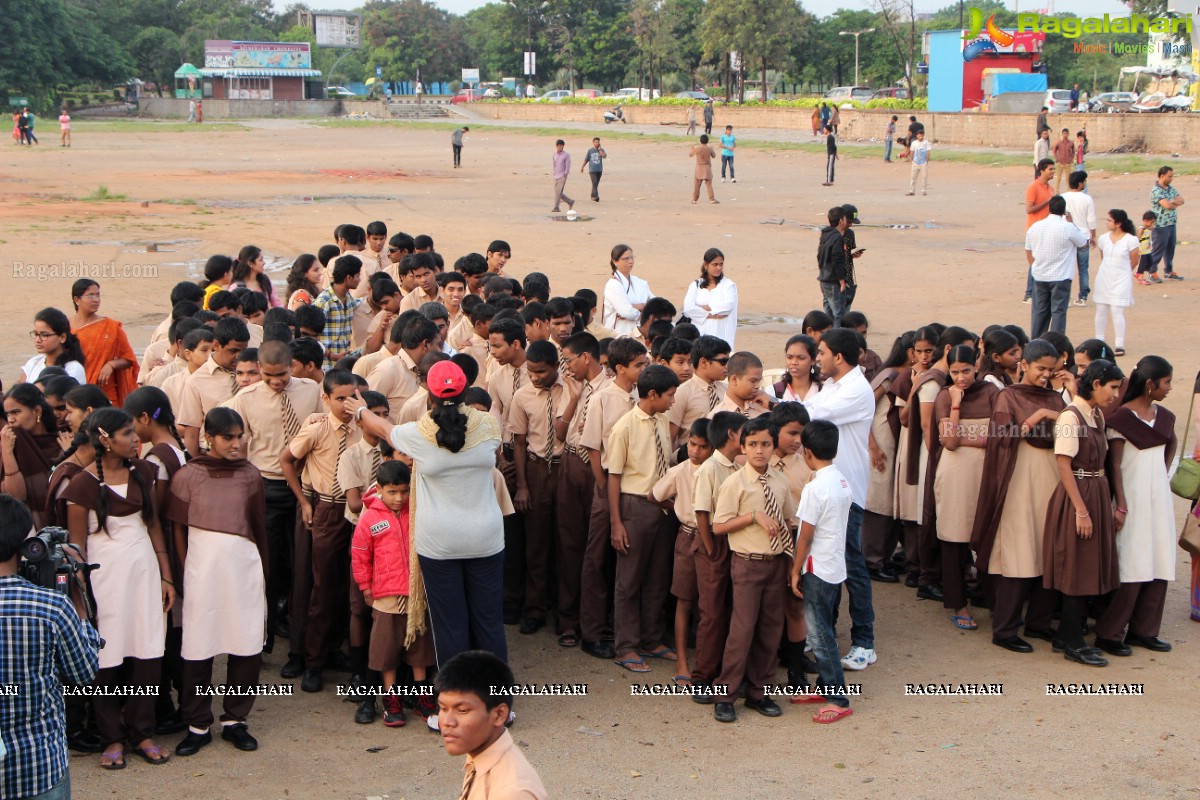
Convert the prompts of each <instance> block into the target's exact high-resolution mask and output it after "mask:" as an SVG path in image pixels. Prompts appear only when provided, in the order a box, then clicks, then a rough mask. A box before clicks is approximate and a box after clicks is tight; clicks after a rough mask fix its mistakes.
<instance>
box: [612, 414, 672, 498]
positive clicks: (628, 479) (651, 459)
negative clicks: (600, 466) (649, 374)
mask: <svg viewBox="0 0 1200 800" xmlns="http://www.w3.org/2000/svg"><path fill="white" fill-rule="evenodd" d="M656 438H657V441H658V444H657V445H656V444H655V439H656ZM660 447H661V449H662V454H663V463H664V465H665V464H666V463H668V461H667V459H669V458H670V453H671V428H670V425H669V423H668V422H667V416H666V414H654V415H653V416H651V415H649V414H647V413H646V412H645V411H643V410H642V409H641V407H640V406H637V405H635V406H634V407H633V410H632V411H630V412H629V413H628V414H626V415H625V416H623V417H621V418H620V419H619V420H617V424H616V425H614V426H613V428H612V431H611V432H610V433H609V434H608V449H607V450H606V452H605V457H606V461H607V462H608V463H607V464H606V466H605V468H606V469H607V470H608V471H609V473H611V474H613V475H620V476H621V493H622V494H632V495H637V496H638V497H649V496H650V490H651V489H653V488H654V484H655V483H657V482H658V479H659V478H661V477H662V476H663V475H665V474H666V470H665V469H664V470H663V471H662V472H659V471H658V451H659V448H660Z"/></svg>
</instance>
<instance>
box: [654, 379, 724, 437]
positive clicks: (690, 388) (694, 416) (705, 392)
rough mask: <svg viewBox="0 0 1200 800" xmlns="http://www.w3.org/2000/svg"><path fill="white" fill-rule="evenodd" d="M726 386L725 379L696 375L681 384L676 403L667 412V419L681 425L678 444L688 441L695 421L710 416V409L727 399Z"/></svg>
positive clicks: (676, 394)
mask: <svg viewBox="0 0 1200 800" xmlns="http://www.w3.org/2000/svg"><path fill="white" fill-rule="evenodd" d="M726 388H727V386H726V384H725V382H724V381H711V382H710V381H706V380H704V379H703V378H700V377H698V376H696V375H693V376H692V377H690V378H688V379H687V380H686V381H684V382H683V383H682V384H680V386H679V388H678V389H676V390H675V404H674V405H672V406H671V410H670V411H668V412H667V420H668V421H669V422H670V423H671V424H672V425H678V426H679V436H677V437H676V439H675V444H676V446H678V445H680V444H683V443H684V442H686V441H687V437H688V431H689V430H691V427H692V423H693V422H695V421H696V420H698V419H704V418H705V417H708V416H709V411H711V410H712V409H714V408H716V406H717V405H718V404H720V402H721V401H722V400H724V399H725V390H726ZM714 399H715V401H716V402H715V403H714V402H713V400H714Z"/></svg>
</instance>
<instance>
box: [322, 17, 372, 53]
mask: <svg viewBox="0 0 1200 800" xmlns="http://www.w3.org/2000/svg"><path fill="white" fill-rule="evenodd" d="M312 20H313V33H315V34H316V37H317V47H333V48H343V49H357V48H359V47H362V17H361V16H359V15H358V14H345V13H342V14H339V13H337V12H336V11H314V12H313V13H312Z"/></svg>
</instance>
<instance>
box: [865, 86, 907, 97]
mask: <svg viewBox="0 0 1200 800" xmlns="http://www.w3.org/2000/svg"><path fill="white" fill-rule="evenodd" d="M871 99H872V100H907V99H908V89H906V88H904V87H903V86H889V87H888V88H886V89H876V90H875V91H874V92H872V93H871Z"/></svg>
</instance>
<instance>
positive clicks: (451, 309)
mask: <svg viewBox="0 0 1200 800" xmlns="http://www.w3.org/2000/svg"><path fill="white" fill-rule="evenodd" d="M437 282H438V286H439V287H440V290H441V291H440V292H439V295H440V297H441V301H440V302H441V304H442V305H444V306H445V307H446V313H448V314H449V315H450V329H449V331H447V333H446V340H447V341H448V342H449V341H450V334H451V332H452V331H454V329H455V328H457V327H458V326H459V325H461V324H462V323H463V322H464V321H465V320H466V319H467V315H466V314H465V313H463V307H462V303H463V299H464V298H465V297H466V296H467V279H466V278H465V277H463V275H462V273H461V272H443V273H441V274H440V275H438V276H437ZM468 324H469V323H468ZM450 346H451V347H454V343H453V342H450ZM454 349H455V350H458V348H457V347H454Z"/></svg>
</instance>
